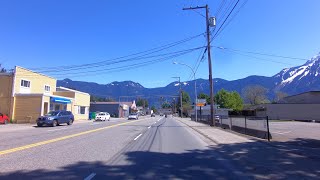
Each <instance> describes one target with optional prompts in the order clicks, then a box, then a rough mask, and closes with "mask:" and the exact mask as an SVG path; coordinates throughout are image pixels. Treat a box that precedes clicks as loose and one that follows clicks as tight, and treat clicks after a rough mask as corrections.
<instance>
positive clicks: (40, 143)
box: [0, 119, 143, 156]
mask: <svg viewBox="0 0 320 180" xmlns="http://www.w3.org/2000/svg"><path fill="white" fill-rule="evenodd" d="M142 120H143V119H141V120H136V121H129V122H124V123H120V124H114V125H111V126H106V127H101V128H97V129H93V130H88V131H83V132H80V133H76V134H71V135H67V136H63V137H59V138H55V139H50V140H46V141H40V142H37V143H33V144H28V145H25V146H20V147H16V148H12V149H7V150H3V151H0V156H1V155H4V154H9V153H13V152H17V151H22V150H25V149H30V148H33V147H37V146H41V145H45V144H50V143H54V142H58V141H62V140H66V139H70V138H73V137H78V136H81V135H85V134H90V133H93V132H98V131H101V130H104V129H109V128H113V127H117V126H121V125H125V124H129V123H134V122H138V121H142Z"/></svg>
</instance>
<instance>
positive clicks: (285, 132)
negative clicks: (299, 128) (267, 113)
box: [271, 131, 291, 134]
mask: <svg viewBox="0 0 320 180" xmlns="http://www.w3.org/2000/svg"><path fill="white" fill-rule="evenodd" d="M271 133H276V134H287V133H291V131H284V132H281V131H280V132H271Z"/></svg>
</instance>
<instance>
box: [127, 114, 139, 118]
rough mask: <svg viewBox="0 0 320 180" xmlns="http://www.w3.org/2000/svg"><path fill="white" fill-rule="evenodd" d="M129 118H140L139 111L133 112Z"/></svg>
mask: <svg viewBox="0 0 320 180" xmlns="http://www.w3.org/2000/svg"><path fill="white" fill-rule="evenodd" d="M128 119H139V115H138V113H131V114H129V116H128Z"/></svg>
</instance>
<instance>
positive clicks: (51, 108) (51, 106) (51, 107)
mask: <svg viewBox="0 0 320 180" xmlns="http://www.w3.org/2000/svg"><path fill="white" fill-rule="evenodd" d="M50 111H53V104H52V103H50Z"/></svg>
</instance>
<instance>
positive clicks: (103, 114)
mask: <svg viewBox="0 0 320 180" xmlns="http://www.w3.org/2000/svg"><path fill="white" fill-rule="evenodd" d="M98 115H99V116H105V115H106V114H105V113H99V114H98Z"/></svg>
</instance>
